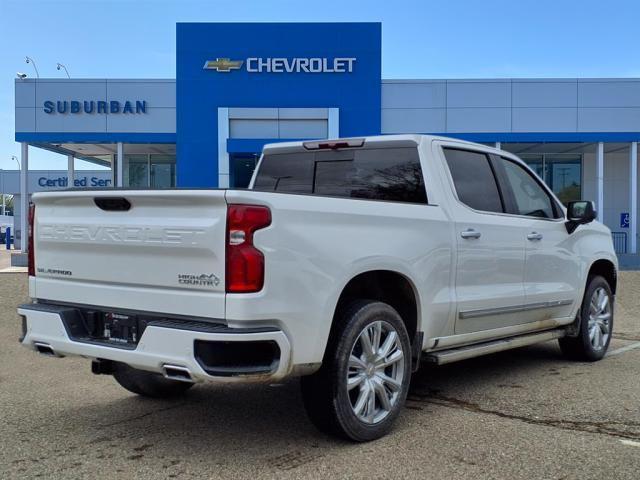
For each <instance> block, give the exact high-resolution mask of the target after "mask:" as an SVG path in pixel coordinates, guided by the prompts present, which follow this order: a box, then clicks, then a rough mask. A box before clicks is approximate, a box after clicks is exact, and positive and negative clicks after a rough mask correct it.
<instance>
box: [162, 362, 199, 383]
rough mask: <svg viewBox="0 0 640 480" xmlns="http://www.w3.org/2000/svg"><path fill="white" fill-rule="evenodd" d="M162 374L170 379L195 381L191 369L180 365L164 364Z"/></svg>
mask: <svg viewBox="0 0 640 480" xmlns="http://www.w3.org/2000/svg"><path fill="white" fill-rule="evenodd" d="M162 375H164V377H165V378H168V379H169V380H178V381H180V382H189V383H193V378H191V372H190V371H189V369H188V368H186V367H181V366H180V365H163V366H162Z"/></svg>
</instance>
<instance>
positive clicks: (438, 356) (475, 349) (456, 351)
mask: <svg viewBox="0 0 640 480" xmlns="http://www.w3.org/2000/svg"><path fill="white" fill-rule="evenodd" d="M564 336H565V330H564V329H558V330H549V331H547V332H541V333H532V334H529V335H520V336H518V337H509V338H503V339H501V340H495V341H492V342H485V343H478V344H476V345H469V346H466V347H459V348H451V349H449V350H441V351H439V352H432V353H427V354H425V355H424V357H425V359H426V360H427V361H428V362H431V363H435V364H437V365H444V364H447V363H452V362H459V361H460V360H466V359H468V358H474V357H479V356H481V355H487V354H489V353H496V352H502V351H503V350H510V349H512V348H518V347H524V346H527V345H533V344H534V343H540V342H546V341H549V340H555V339H556V338H562V337H564Z"/></svg>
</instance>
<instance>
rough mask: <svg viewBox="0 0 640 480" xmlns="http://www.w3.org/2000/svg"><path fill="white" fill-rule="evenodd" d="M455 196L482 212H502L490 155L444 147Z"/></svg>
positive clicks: (500, 197) (502, 207)
mask: <svg viewBox="0 0 640 480" xmlns="http://www.w3.org/2000/svg"><path fill="white" fill-rule="evenodd" d="M443 150H444V156H445V159H446V160H447V165H448V166H449V171H450V172H451V178H453V183H454V185H455V187H456V193H457V194H458V199H459V200H460V201H461V202H462V203H464V204H465V205H468V206H469V207H471V208H473V209H474V210H481V211H484V212H499V213H502V212H504V204H503V201H502V196H501V195H500V191H499V190H498V184H497V182H496V178H495V175H494V172H493V168H492V166H491V163H490V162H489V157H488V156H487V155H486V154H484V153H481V152H473V151H470V150H459V149H456V148H444V149H443Z"/></svg>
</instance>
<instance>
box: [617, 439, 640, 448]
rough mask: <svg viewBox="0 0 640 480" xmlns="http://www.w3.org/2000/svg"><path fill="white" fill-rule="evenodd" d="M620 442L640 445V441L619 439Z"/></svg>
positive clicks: (635, 445)
mask: <svg viewBox="0 0 640 480" xmlns="http://www.w3.org/2000/svg"><path fill="white" fill-rule="evenodd" d="M620 442H621V443H624V444H625V445H629V446H632V447H640V442H634V441H633V440H624V439H623V440H620Z"/></svg>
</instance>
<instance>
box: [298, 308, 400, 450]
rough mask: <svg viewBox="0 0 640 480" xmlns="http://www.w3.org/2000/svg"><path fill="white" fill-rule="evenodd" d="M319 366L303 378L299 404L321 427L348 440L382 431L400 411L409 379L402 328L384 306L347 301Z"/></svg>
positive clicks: (363, 438) (372, 436) (376, 435)
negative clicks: (318, 368)
mask: <svg viewBox="0 0 640 480" xmlns="http://www.w3.org/2000/svg"><path fill="white" fill-rule="evenodd" d="M336 321H337V322H339V323H338V324H337V325H338V328H337V329H336V330H335V331H334V332H333V333H332V335H331V338H330V340H329V344H328V345H327V352H326V355H325V359H324V362H323V365H322V367H321V369H320V370H319V371H318V372H317V373H315V374H313V375H310V376H308V377H303V378H302V381H301V384H302V394H303V400H304V405H305V408H306V410H307V413H308V414H309V417H310V418H311V421H312V422H313V424H314V425H315V426H316V427H317V428H318V429H319V430H321V431H323V432H326V433H331V434H335V435H339V436H342V437H346V438H348V439H350V440H354V441H359V442H363V441H369V440H375V439H376V438H379V437H381V436H383V435H385V434H386V433H387V432H388V431H389V430H390V429H391V427H392V425H393V423H394V421H395V419H396V418H397V417H398V415H399V414H400V411H401V410H402V407H403V406H404V402H405V399H406V396H407V391H408V389H409V381H410V378H411V349H410V341H409V335H408V334H407V329H406V327H405V325H404V322H403V321H402V318H401V317H400V315H398V313H397V312H396V311H395V310H394V309H393V308H392V307H391V306H389V305H387V304H385V303H381V302H374V301H357V302H354V303H352V304H351V305H350V306H349V307H348V308H346V309H344V311H343V313H342V314H341V315H339V318H336Z"/></svg>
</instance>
